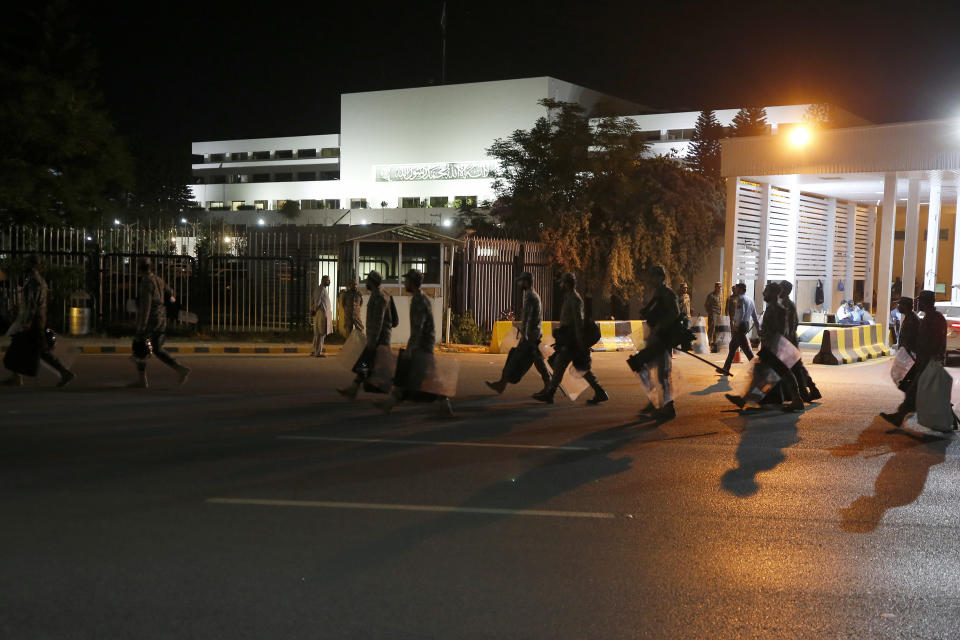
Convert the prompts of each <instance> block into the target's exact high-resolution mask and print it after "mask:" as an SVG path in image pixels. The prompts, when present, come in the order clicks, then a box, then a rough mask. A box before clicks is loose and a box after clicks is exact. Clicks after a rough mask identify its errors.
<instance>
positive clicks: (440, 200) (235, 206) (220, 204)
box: [198, 196, 477, 211]
mask: <svg viewBox="0 0 960 640" xmlns="http://www.w3.org/2000/svg"><path fill="white" fill-rule="evenodd" d="M286 203H287V200H274V201H273V205H274V206H273V209H276V210H279V209H281V208H283V206H284V205H285V204H286ZM298 203H299V204H300V209H340V208H341V204H342V202H341V201H340V200H339V199H336V198H333V199H325V200H299V201H298ZM398 204H399V206H400V207H401V208H404V209H415V208H420V207H450V206H454V207H460V206H463V205H464V204H467V206H471V207H472V206H476V204H477V197H476V196H456V197H455V198H454V199H453V201H451V200H450V198H447V197H445V196H444V197H434V198H429V199H428V198H400V200H399V203H398ZM206 205H207V206H206V208H207V209H209V210H211V211H266V210H268V209H270V208H271V207H270V201H269V200H254V201H253V203H248V202H247V201H246V200H232V201H230V202H229V203H228V202H225V201H223V200H209V201H207V203H206ZM198 206H199V204H198ZM380 206H381V207H386V206H387V203H386V201H383V202H381V203H380ZM349 208H350V209H366V208H368V205H367V199H366V198H351V199H350V206H349Z"/></svg>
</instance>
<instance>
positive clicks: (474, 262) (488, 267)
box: [453, 237, 556, 331]
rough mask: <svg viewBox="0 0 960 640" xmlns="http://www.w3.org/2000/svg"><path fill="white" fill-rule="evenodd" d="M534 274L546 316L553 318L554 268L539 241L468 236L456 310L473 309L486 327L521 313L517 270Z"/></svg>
mask: <svg viewBox="0 0 960 640" xmlns="http://www.w3.org/2000/svg"><path fill="white" fill-rule="evenodd" d="M523 271H529V272H530V273H531V274H533V286H534V289H536V290H537V292H538V293H539V294H540V299H541V302H542V306H543V314H544V320H552V319H553V301H554V289H555V287H556V284H555V278H554V270H553V267H551V266H550V265H549V263H548V260H547V255H546V250H545V249H544V247H543V245H541V244H540V243H537V242H521V241H518V240H504V239H494V238H476V237H472V238H468V239H467V241H466V242H465V243H464V246H463V250H462V252H460V253H459V254H458V255H457V259H456V262H455V267H454V278H455V283H454V290H455V293H454V296H453V305H454V311H456V312H457V313H468V312H469V313H470V314H471V315H472V316H473V319H474V320H475V321H476V323H477V325H478V326H479V327H480V329H482V330H483V331H491V330H492V329H493V323H494V322H496V321H497V320H500V319H502V318H503V317H505V316H506V315H507V314H509V313H511V312H512V313H513V314H514V315H517V316H519V313H520V307H521V305H522V299H521V296H520V291H519V289H518V288H517V287H516V286H515V285H514V278H516V276H517V274H519V273H521V272H523Z"/></svg>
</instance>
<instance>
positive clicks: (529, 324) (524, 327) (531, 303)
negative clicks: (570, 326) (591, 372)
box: [487, 271, 550, 393]
mask: <svg viewBox="0 0 960 640" xmlns="http://www.w3.org/2000/svg"><path fill="white" fill-rule="evenodd" d="M516 283H517V286H518V287H520V290H521V291H523V307H522V310H521V311H520V327H519V328H518V330H519V332H520V341H519V343H517V346H516V348H517V350H518V351H520V352H522V353H523V354H524V357H525V358H530V359H532V360H533V366H534V367H536V369H537V373H539V374H540V377H541V378H542V379H543V389H541V390H540V392H541V393H543V392H545V391H547V390H548V389H549V388H550V372H549V371H548V370H547V363H546V362H544V360H543V354H542V353H540V340H541V338H542V337H543V333H542V325H543V310H542V306H541V303H540V296H539V295H538V294H537V292H536V291H534V289H533V274H532V273H530V272H529V271H524V272H523V273H521V274H520V275H519V276H517V279H516ZM527 362H529V360H527ZM525 366H529V365H525ZM509 374H510V372H508V371H507V367H506V365H504V368H503V371H502V372H501V373H500V379H499V380H497V381H496V382H487V386H488V387H490V388H491V389H493V390H494V391H496V392H497V393H503V390H504V389H506V388H507V384H508V380H507V377H508V375H509ZM518 382H519V380H518Z"/></svg>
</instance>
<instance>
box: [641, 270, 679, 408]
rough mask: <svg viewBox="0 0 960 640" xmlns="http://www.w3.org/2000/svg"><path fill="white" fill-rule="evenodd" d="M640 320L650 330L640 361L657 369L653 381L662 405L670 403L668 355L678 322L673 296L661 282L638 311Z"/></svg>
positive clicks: (676, 307)
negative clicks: (661, 393)
mask: <svg viewBox="0 0 960 640" xmlns="http://www.w3.org/2000/svg"><path fill="white" fill-rule="evenodd" d="M640 317H641V318H643V319H644V320H646V321H647V325H648V326H649V327H650V330H649V332H648V336H649V337H648V344H647V346H646V347H645V348H644V351H645V352H648V353H649V355H644V356H642V360H643V361H645V362H647V363H649V364H650V365H652V366H655V367H656V368H657V379H658V381H659V383H660V386H661V387H662V388H663V404H664V405H667V404H669V403H671V402H673V385H672V383H671V378H670V374H671V373H672V371H673V358H672V357H671V356H672V351H673V347H674V346H675V345H676V339H677V335H676V333H675V329H676V328H677V326H678V323H677V321H678V320H682V316H681V311H680V306H679V304H678V300H677V294H676V293H674V291H673V289H671V288H670V287H668V286H667V284H666V283H665V282H661V283H660V284H659V285H657V288H656V289H654V290H653V296H652V297H651V298H650V301H649V302H648V303H647V304H646V305H645V306H644V307H643V308H642V309H641V310H640ZM638 355H640V354H638Z"/></svg>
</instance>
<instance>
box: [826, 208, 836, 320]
mask: <svg viewBox="0 0 960 640" xmlns="http://www.w3.org/2000/svg"><path fill="white" fill-rule="evenodd" d="M836 236H837V199H836V198H829V199H828V200H827V271H826V273H824V274H823V278H824V280H823V306H824V307H825V308H827V309H833V256H834V253H835V251H834V245H835V244H836V241H837V238H836Z"/></svg>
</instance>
